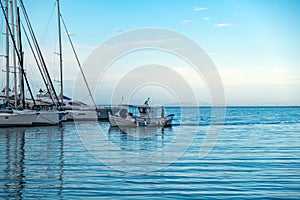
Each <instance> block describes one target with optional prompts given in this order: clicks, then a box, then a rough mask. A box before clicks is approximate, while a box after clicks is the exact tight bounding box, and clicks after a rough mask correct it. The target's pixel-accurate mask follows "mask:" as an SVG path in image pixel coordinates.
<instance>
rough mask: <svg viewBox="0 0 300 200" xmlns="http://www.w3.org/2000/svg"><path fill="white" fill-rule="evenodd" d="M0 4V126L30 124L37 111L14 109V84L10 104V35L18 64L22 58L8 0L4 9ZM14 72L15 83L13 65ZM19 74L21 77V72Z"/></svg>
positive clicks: (15, 102) (15, 103)
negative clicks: (0, 72)
mask: <svg viewBox="0 0 300 200" xmlns="http://www.w3.org/2000/svg"><path fill="white" fill-rule="evenodd" d="M0 4H1V9H2V12H3V15H4V18H5V21H6V86H5V89H4V92H5V98H3V99H2V101H3V105H2V106H1V107H3V109H1V110H0V127H7V126H30V125H32V123H33V121H34V120H35V119H36V117H37V115H38V113H36V112H26V111H23V110H17V109H16V105H17V101H16V98H17V97H16V93H17V92H16V91H17V90H16V85H15V96H14V104H13V105H12V104H11V100H12V97H11V94H10V89H9V78H10V64H9V53H10V49H9V42H10V37H11V40H12V44H13V50H14V51H15V52H16V54H17V55H18V60H19V63H20V64H21V63H22V61H21V59H22V58H21V56H20V54H19V52H18V48H17V46H16V42H15V40H14V32H13V31H12V30H11V27H10V24H9V20H8V17H9V13H8V8H9V4H8V1H6V5H5V8H6V9H4V6H3V4H2V1H1V2H0ZM10 6H11V10H12V9H13V7H12V2H11V5H10ZM12 16H13V15H12ZM12 21H13V17H12ZM12 27H14V24H12ZM20 49H21V48H20ZM20 49H19V50H20ZM14 51H13V55H14V53H15V52H14ZM14 62H15V61H14ZM14 64H15V63H14ZM21 65H22V64H21ZM22 72H23V71H22V70H21V73H22ZM14 74H15V76H14V83H15V84H16V67H14ZM21 76H22V77H23V74H21Z"/></svg>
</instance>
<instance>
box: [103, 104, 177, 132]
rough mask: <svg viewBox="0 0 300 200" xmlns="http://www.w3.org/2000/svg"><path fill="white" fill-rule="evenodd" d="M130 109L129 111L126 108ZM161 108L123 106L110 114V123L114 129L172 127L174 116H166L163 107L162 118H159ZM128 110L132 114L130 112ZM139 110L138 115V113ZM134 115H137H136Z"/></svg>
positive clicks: (145, 105)
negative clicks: (158, 112)
mask: <svg viewBox="0 0 300 200" xmlns="http://www.w3.org/2000/svg"><path fill="white" fill-rule="evenodd" d="M126 107H128V109H127V108H126ZM158 109H159V107H153V106H149V105H148V104H144V105H140V106H132V105H128V106H122V107H120V108H115V109H113V112H114V113H113V114H112V113H109V116H108V117H109V122H110V125H111V126H113V127H116V126H118V127H166V126H170V125H171V123H172V120H173V117H174V115H173V114H171V115H168V116H166V117H165V116H164V108H163V107H161V116H160V117H158V116H157V111H158ZM128 110H130V111H132V112H128ZM136 110H138V113H137V112H136ZM133 113H136V114H135V115H134V114H133Z"/></svg>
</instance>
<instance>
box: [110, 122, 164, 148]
mask: <svg viewBox="0 0 300 200" xmlns="http://www.w3.org/2000/svg"><path fill="white" fill-rule="evenodd" d="M108 139H109V141H110V142H111V143H113V144H115V145H117V146H119V147H120V149H122V150H128V151H137V152H141V151H157V150H160V149H162V148H163V147H164V146H165V143H166V142H165V141H164V129H162V128H158V127H151V128H150V127H137V128H132V127H131V128H130V127H122V128H119V127H110V128H109V130H108Z"/></svg>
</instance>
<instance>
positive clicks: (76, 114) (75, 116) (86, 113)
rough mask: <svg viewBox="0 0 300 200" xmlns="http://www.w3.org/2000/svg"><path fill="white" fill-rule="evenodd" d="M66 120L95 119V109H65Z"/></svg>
mask: <svg viewBox="0 0 300 200" xmlns="http://www.w3.org/2000/svg"><path fill="white" fill-rule="evenodd" d="M67 111H68V114H67V121H74V120H76V121H77V120H78V121H93V120H97V119H98V118H97V112H96V110H67Z"/></svg>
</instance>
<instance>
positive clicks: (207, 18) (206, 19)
mask: <svg viewBox="0 0 300 200" xmlns="http://www.w3.org/2000/svg"><path fill="white" fill-rule="evenodd" d="M202 20H203V21H208V20H210V17H203V18H202Z"/></svg>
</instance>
